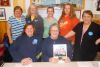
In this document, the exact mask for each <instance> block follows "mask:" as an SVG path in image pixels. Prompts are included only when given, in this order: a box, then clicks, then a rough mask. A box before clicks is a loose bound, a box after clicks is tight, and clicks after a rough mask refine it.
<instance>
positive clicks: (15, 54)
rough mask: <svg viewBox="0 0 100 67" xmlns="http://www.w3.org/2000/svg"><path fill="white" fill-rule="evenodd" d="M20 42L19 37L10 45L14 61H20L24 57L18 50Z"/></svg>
mask: <svg viewBox="0 0 100 67" xmlns="http://www.w3.org/2000/svg"><path fill="white" fill-rule="evenodd" d="M19 45H20V42H19V40H18V39H16V40H15V42H14V43H13V44H12V45H11V46H10V48H9V51H10V54H11V56H12V58H13V62H20V61H21V59H22V58H23V57H22V55H21V54H20V53H19V52H18V49H19Z"/></svg>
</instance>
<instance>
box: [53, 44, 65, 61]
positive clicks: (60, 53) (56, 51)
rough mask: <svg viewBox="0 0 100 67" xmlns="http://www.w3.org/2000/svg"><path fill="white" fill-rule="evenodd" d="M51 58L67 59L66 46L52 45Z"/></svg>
mask: <svg viewBox="0 0 100 67" xmlns="http://www.w3.org/2000/svg"><path fill="white" fill-rule="evenodd" d="M53 57H55V58H59V60H64V59H65V58H66V57H67V45H66V44H53Z"/></svg>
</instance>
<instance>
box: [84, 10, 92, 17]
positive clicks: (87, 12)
mask: <svg viewBox="0 0 100 67" xmlns="http://www.w3.org/2000/svg"><path fill="white" fill-rule="evenodd" d="M85 13H86V14H88V15H90V16H91V17H93V13H92V11H91V10H85V11H84V12H83V14H82V17H83V16H84V14H85Z"/></svg>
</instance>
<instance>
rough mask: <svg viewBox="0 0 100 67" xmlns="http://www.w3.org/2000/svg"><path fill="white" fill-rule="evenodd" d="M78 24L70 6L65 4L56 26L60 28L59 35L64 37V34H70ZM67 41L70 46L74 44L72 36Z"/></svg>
mask: <svg viewBox="0 0 100 67" xmlns="http://www.w3.org/2000/svg"><path fill="white" fill-rule="evenodd" d="M78 22H79V20H78V18H77V17H76V14H75V11H74V8H73V6H72V4H70V3H67V4H65V5H64V7H63V11H62V15H61V17H60V19H59V21H58V24H59V26H60V35H61V36H65V35H66V34H68V32H70V31H71V30H72V29H73V28H74V27H75V26H76V25H77V24H78ZM68 39H69V40H70V41H71V42H72V44H74V41H75V37H74V36H72V37H71V38H68Z"/></svg>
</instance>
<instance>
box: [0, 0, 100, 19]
mask: <svg viewBox="0 0 100 67" xmlns="http://www.w3.org/2000/svg"><path fill="white" fill-rule="evenodd" d="M25 1H26V2H25V4H26V13H27V9H28V7H29V5H30V0H25ZM96 1H97V0H85V8H84V9H83V10H87V9H88V10H91V11H92V12H93V13H94V14H100V12H96V11H95V2H96ZM10 3H11V5H10V6H8V7H0V8H5V10H6V18H7V20H8V18H9V17H10V16H11V15H13V0H10ZM83 10H82V12H83ZM26 13H24V15H26ZM57 15H59V16H60V14H59V12H58V13H57V14H55V17H57V18H59V16H57Z"/></svg>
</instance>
